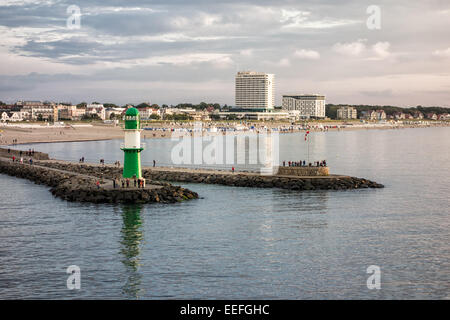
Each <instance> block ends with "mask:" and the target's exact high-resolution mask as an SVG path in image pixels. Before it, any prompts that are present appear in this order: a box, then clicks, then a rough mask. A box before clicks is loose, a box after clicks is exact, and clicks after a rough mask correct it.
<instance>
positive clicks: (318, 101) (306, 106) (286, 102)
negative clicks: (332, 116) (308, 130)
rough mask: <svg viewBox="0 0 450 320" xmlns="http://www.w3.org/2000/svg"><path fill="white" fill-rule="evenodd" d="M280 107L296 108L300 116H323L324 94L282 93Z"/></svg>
mask: <svg viewBox="0 0 450 320" xmlns="http://www.w3.org/2000/svg"><path fill="white" fill-rule="evenodd" d="M282 108H283V109H284V110H287V111H294V110H297V111H299V112H300V117H302V118H306V119H308V118H311V117H312V118H325V96H323V95H318V94H299V95H283V104H282Z"/></svg>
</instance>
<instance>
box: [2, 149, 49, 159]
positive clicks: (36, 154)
mask: <svg viewBox="0 0 450 320" xmlns="http://www.w3.org/2000/svg"><path fill="white" fill-rule="evenodd" d="M0 156H1V157H7V158H12V157H13V156H15V157H16V158H20V157H21V156H22V157H23V158H24V159H29V158H30V156H29V155H27V151H22V154H21V153H20V150H14V149H11V148H9V152H8V148H0ZM31 158H33V160H49V159H50V158H49V157H48V154H47V153H42V152H37V151H36V152H34V153H33V156H31Z"/></svg>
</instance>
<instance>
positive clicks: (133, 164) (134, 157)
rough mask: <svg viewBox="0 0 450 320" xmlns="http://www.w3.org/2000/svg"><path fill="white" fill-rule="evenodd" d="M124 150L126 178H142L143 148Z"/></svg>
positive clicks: (124, 172) (124, 173)
mask: <svg viewBox="0 0 450 320" xmlns="http://www.w3.org/2000/svg"><path fill="white" fill-rule="evenodd" d="M122 150H123V151H124V162H123V163H124V166H123V177H124V178H133V177H136V178H138V179H139V178H142V170H141V157H140V153H141V151H142V150H143V149H142V148H138V149H122Z"/></svg>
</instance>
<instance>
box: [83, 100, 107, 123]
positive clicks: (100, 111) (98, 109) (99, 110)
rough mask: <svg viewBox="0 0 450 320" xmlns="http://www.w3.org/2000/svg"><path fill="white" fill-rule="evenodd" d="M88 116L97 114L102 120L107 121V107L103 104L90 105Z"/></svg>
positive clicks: (87, 108) (87, 109)
mask: <svg viewBox="0 0 450 320" xmlns="http://www.w3.org/2000/svg"><path fill="white" fill-rule="evenodd" d="M86 114H96V115H97V116H98V117H99V118H100V119H102V120H105V119H106V112H105V107H104V106H103V105H102V104H88V105H87V106H86Z"/></svg>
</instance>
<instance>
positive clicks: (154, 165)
mask: <svg viewBox="0 0 450 320" xmlns="http://www.w3.org/2000/svg"><path fill="white" fill-rule="evenodd" d="M154 167H156V161H155V160H153V168H154Z"/></svg>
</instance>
